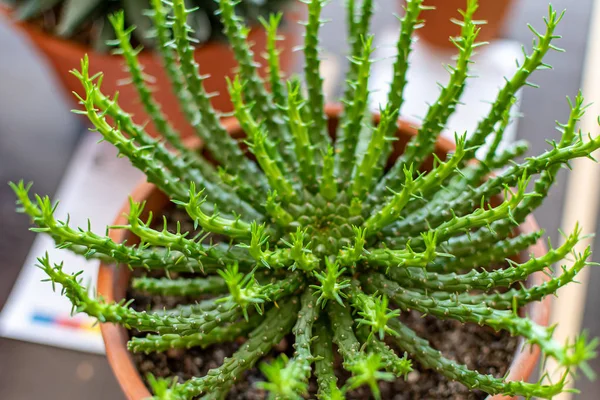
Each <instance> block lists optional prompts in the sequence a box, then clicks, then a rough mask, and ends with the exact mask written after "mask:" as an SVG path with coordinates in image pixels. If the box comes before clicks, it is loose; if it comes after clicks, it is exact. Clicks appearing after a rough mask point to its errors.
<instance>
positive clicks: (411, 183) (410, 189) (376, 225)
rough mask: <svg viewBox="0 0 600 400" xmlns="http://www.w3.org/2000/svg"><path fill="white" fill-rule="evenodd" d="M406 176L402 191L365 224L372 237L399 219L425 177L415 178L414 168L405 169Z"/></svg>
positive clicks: (393, 195)
mask: <svg viewBox="0 0 600 400" xmlns="http://www.w3.org/2000/svg"><path fill="white" fill-rule="evenodd" d="M404 176H405V178H404V183H403V184H402V189H401V190H400V191H399V192H397V193H393V194H392V196H391V197H390V198H389V201H388V202H387V203H386V204H385V205H384V206H383V207H381V209H379V210H377V212H375V213H374V214H373V215H371V216H370V217H369V219H367V220H366V221H365V222H364V227H365V229H366V230H367V231H368V234H369V235H370V236H372V235H375V234H377V233H379V232H380V231H381V229H382V228H384V227H385V226H387V225H389V224H391V223H392V222H394V221H395V220H396V219H398V217H399V216H400V214H401V213H402V210H403V209H404V207H405V206H406V205H407V204H408V202H409V201H410V200H411V199H412V196H413V195H414V194H415V193H416V191H417V188H418V186H419V185H420V183H421V180H422V179H421V178H423V176H421V177H419V178H417V179H414V178H413V170H412V166H411V167H409V168H405V169H404Z"/></svg>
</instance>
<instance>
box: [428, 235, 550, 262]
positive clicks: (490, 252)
mask: <svg viewBox="0 0 600 400" xmlns="http://www.w3.org/2000/svg"><path fill="white" fill-rule="evenodd" d="M482 229H485V228H482ZM543 234H544V231H537V232H533V233H528V234H524V235H519V236H516V237H512V238H508V239H504V240H500V241H498V242H497V243H495V244H494V245H493V246H491V247H490V246H486V247H485V248H480V247H476V246H473V247H463V248H460V249H456V251H455V250H454V249H452V248H448V247H449V246H447V245H446V244H441V245H440V246H441V247H442V248H443V249H444V250H445V251H446V252H447V253H449V254H452V255H453V256H454V258H452V259H448V258H443V259H439V260H436V261H434V262H433V263H432V264H431V265H428V266H427V270H428V271H431V272H445V273H447V272H459V271H463V270H469V269H471V268H477V267H479V266H482V265H494V264H497V263H499V262H502V261H504V260H505V259H507V258H508V257H511V256H515V255H518V254H519V253H521V252H522V251H524V250H526V249H527V248H529V247H530V246H533V245H534V244H535V243H536V242H537V241H538V240H539V239H540V238H541V237H542V235H543ZM438 261H439V263H438Z"/></svg>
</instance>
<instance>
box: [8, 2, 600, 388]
mask: <svg viewBox="0 0 600 400" xmlns="http://www.w3.org/2000/svg"><path fill="white" fill-rule="evenodd" d="M573 3H574V2H573V1H572V0H571V1H570V0H554V1H553V5H554V6H555V7H556V8H559V9H560V8H568V12H567V14H566V16H565V18H564V21H563V22H562V24H561V25H560V27H559V29H558V31H559V33H560V34H562V35H563V36H564V38H563V39H562V40H561V41H560V45H561V46H562V47H563V48H565V49H567V53H566V54H558V53H553V54H551V55H550V56H549V57H548V62H549V63H550V64H551V65H553V66H554V71H540V72H537V73H536V74H535V75H534V79H533V80H534V81H535V82H536V83H538V84H539V85H540V86H541V88H539V89H531V88H527V89H526V90H525V91H524V93H523V101H522V105H521V111H522V113H523V114H524V116H525V118H523V119H522V120H521V121H520V122H519V125H518V137H519V138H521V139H526V140H528V141H529V142H530V143H531V147H532V153H538V152H540V151H542V150H543V149H545V148H546V144H545V142H544V139H547V138H557V137H558V133H557V132H556V130H555V127H554V121H555V120H559V121H564V120H565V119H566V117H567V115H568V107H566V103H565V101H564V98H565V95H569V96H574V95H575V94H576V92H577V90H578V88H579V86H580V82H581V66H582V64H583V57H584V54H585V45H586V34H587V29H588V23H589V21H588V19H589V14H590V9H591V4H592V0H578V1H577V7H574V6H573ZM341 4H342V2H341V0H334V1H332V3H331V4H330V5H328V6H327V7H326V8H325V14H326V15H325V17H330V18H335V19H334V21H333V22H331V23H329V24H326V25H325V27H324V28H323V38H324V42H323V47H324V49H326V50H327V51H328V52H331V53H333V54H336V55H337V56H339V57H340V59H343V56H344V52H345V51H346V50H345V42H344V38H343V35H342V34H341V33H340V32H343V27H342V26H341V21H340V19H339V17H340V15H342V12H343V11H342V6H341ZM378 4H379V5H378V11H377V13H376V16H375V22H374V24H373V26H374V27H379V28H381V27H385V26H386V25H387V24H390V23H392V22H393V20H392V18H393V16H392V15H391V12H388V11H389V10H390V9H392V8H395V7H397V2H393V1H391V0H380V1H379V2H378ZM546 12H547V1H546V0H523V1H520V2H519V4H518V6H517V7H516V9H515V10H514V13H513V15H512V16H511V18H510V21H509V23H508V26H507V28H506V32H505V35H506V37H508V38H512V39H516V40H518V41H519V42H522V43H525V44H526V45H528V44H529V43H530V42H531V34H530V32H529V31H528V29H527V27H526V25H525V24H526V22H532V23H533V24H534V25H535V26H540V25H541V17H542V16H543V15H546ZM377 30H378V29H376V31H377ZM342 76H343V75H342ZM51 79H52V77H51V75H49V72H48V70H47V69H46V68H45V65H44V61H43V60H42V59H41V58H39V57H38V55H37V54H35V53H34V52H33V51H32V50H31V49H30V47H29V46H28V43H26V41H24V40H23V39H22V38H18V37H16V36H15V35H14V33H13V32H11V31H10V28H9V27H8V26H7V25H6V24H5V23H0V105H1V106H0V182H2V184H0V221H1V222H0V254H2V258H1V260H0V308H1V307H2V305H3V304H4V303H5V301H6V298H7V297H8V295H9V293H10V289H11V287H12V285H13V283H14V281H15V279H16V277H17V275H18V273H19V270H20V267H21V265H22V263H23V261H24V259H25V256H26V254H27V252H28V250H29V246H30V245H31V243H32V240H33V234H32V233H31V232H28V231H27V227H28V221H27V219H26V218H25V217H23V216H17V215H16V214H15V213H14V198H13V195H12V193H11V191H10V190H9V188H8V187H7V186H6V185H5V184H4V182H7V181H9V180H17V179H25V180H33V181H35V182H36V190H37V191H38V192H40V193H48V194H52V193H53V192H54V190H55V189H56V185H57V184H58V182H59V180H60V178H61V175H62V173H63V171H64V168H65V166H66V163H67V161H68V159H69V157H70V155H71V154H72V151H73V148H74V146H75V144H76V142H77V140H78V138H79V137H80V135H81V132H82V131H83V126H82V125H81V122H80V121H79V120H77V119H76V118H75V117H74V116H73V115H70V114H69V112H68V110H69V104H68V99H66V98H64V96H63V95H62V93H61V92H60V90H59V89H58V88H57V87H56V86H54V85H53V84H52V81H51ZM564 184H565V175H564V173H561V174H560V175H559V177H558V185H557V187H555V188H554V190H553V192H552V193H551V195H550V198H549V199H548V200H547V201H546V203H545V204H544V206H542V207H541V208H540V209H539V210H538V211H537V212H536V217H537V220H538V222H539V224H540V226H541V227H542V228H544V229H546V231H547V232H548V233H549V235H550V236H551V237H552V238H553V239H554V240H556V237H557V233H556V232H557V229H558V226H559V223H560V215H561V208H562V203H563V190H564ZM599 244H600V243H596V248H598V245H599ZM596 258H597V257H596ZM596 261H598V259H596ZM598 284H600V271H597V270H596V269H595V270H593V271H592V276H591V282H590V287H597V286H598ZM599 303H600V293H599V292H598V291H590V293H589V295H588V307H587V308H586V313H585V321H584V325H585V327H586V328H587V329H588V330H590V331H591V333H592V334H593V335H595V336H600V320H599V319H598V318H597V314H595V313H596V311H595V310H596V307H593V306H591V305H596V304H599ZM594 367H595V369H596V371H600V361H594ZM577 386H578V387H579V388H580V389H582V390H583V394H582V395H581V396H579V397H578V398H580V399H582V400H587V399H589V400H592V399H597V398H598V396H597V393H594V389H595V388H598V383H590V382H587V381H584V380H581V381H580V382H579V383H578V385H577ZM596 390H597V389H596ZM37 398H45V399H61V400H69V399H83V398H85V399H88V400H95V399H122V398H124V396H123V395H122V394H121V392H120V390H119V388H118V385H117V383H116V380H115V379H114V377H113V375H112V373H111V371H110V368H109V366H108V364H107V362H106V360H105V358H104V357H102V356H96V355H89V354H83V353H79V352H74V351H69V350H64V349H57V348H52V347H47V346H41V345H36V344H31V343H25V342H19V341H14V340H8V339H0V399H3V400H4V399H7V400H29V399H37Z"/></svg>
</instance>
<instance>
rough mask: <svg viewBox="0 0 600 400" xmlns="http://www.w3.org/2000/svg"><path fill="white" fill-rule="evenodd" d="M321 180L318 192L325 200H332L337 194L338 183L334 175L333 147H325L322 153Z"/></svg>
mask: <svg viewBox="0 0 600 400" xmlns="http://www.w3.org/2000/svg"><path fill="white" fill-rule="evenodd" d="M322 171H323V172H322V173H321V181H320V182H319V193H320V194H321V196H323V197H324V198H325V199H327V200H330V201H331V200H333V199H335V198H336V196H337V194H338V183H337V177H336V175H335V160H334V150H333V147H331V146H329V147H327V150H326V151H325V153H324V155H323V168H322Z"/></svg>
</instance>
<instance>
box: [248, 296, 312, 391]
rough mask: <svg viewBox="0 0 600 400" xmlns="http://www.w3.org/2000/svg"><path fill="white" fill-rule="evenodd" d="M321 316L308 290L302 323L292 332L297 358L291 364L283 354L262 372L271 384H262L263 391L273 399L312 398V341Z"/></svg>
mask: <svg viewBox="0 0 600 400" xmlns="http://www.w3.org/2000/svg"><path fill="white" fill-rule="evenodd" d="M318 315H319V313H318V311H317V308H316V307H315V300H314V297H313V295H312V293H311V291H310V290H305V291H304V293H303V294H302V297H301V307H300V311H299V312H298V319H297V320H296V324H295V325H294V328H293V329H292V333H293V334H294V337H295V343H294V349H295V352H294V357H293V358H292V359H291V360H288V358H287V356H286V355H285V354H282V355H281V356H280V357H279V358H278V359H277V360H275V361H274V362H273V363H271V364H270V365H269V364H263V365H262V366H261V371H262V372H263V374H264V375H265V376H266V378H267V380H268V382H262V383H261V384H260V387H261V388H262V389H265V390H268V391H269V392H270V394H271V396H272V397H273V398H282V399H297V400H301V399H302V398H303V395H306V394H308V379H309V378H310V374H311V368H310V365H311V363H312V360H313V356H312V355H311V351H310V344H311V341H312V326H313V323H314V322H315V320H316V319H317V317H318Z"/></svg>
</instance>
